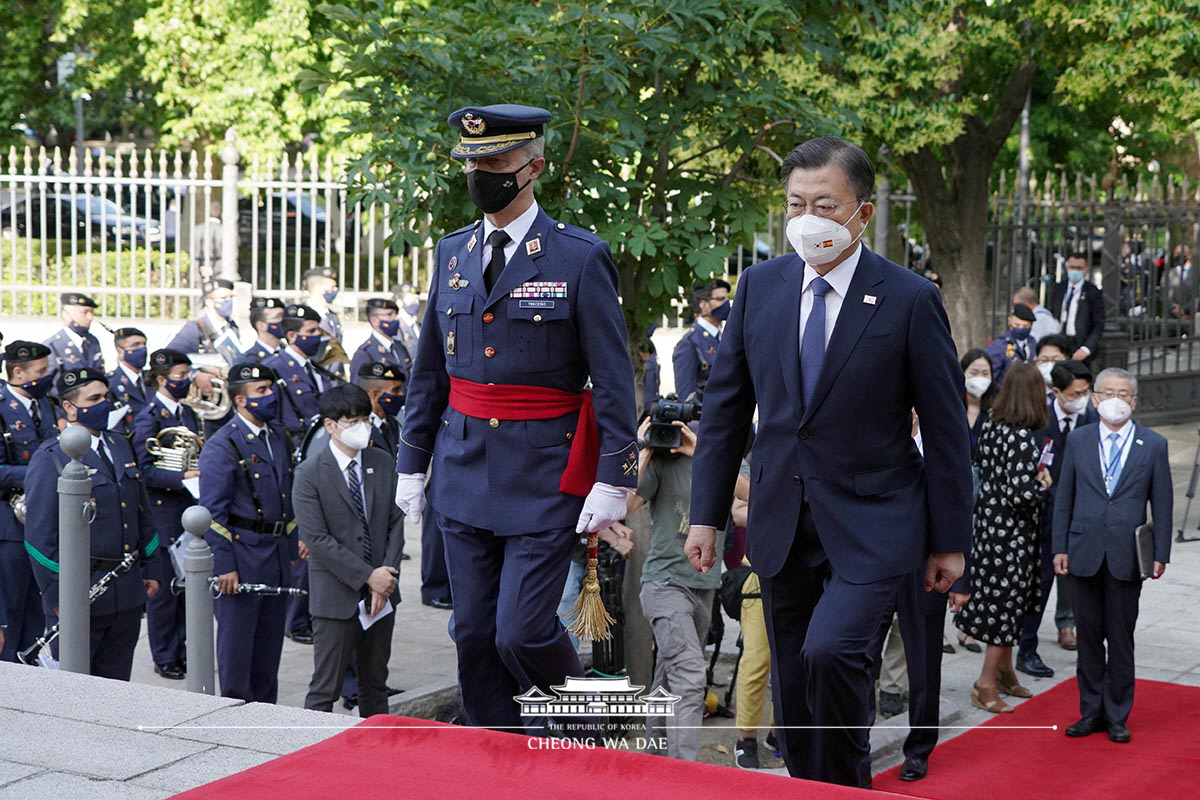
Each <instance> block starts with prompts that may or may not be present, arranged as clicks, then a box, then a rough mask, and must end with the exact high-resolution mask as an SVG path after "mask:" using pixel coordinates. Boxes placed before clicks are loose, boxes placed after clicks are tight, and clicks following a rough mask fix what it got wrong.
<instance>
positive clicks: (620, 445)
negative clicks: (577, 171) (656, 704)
mask: <svg viewBox="0 0 1200 800" xmlns="http://www.w3.org/2000/svg"><path fill="white" fill-rule="evenodd" d="M482 257H483V223H482V221H481V222H477V223H475V224H474V225H471V226H469V227H466V228H463V229H462V230H460V231H456V232H455V233H452V234H450V235H449V236H446V237H445V238H443V239H442V240H441V241H440V242H438V245H437V251H436V254H435V257H434V264H435V267H436V270H437V271H436V273H435V275H434V280H433V285H432V286H431V287H430V290H429V303H428V306H427V309H426V315H425V322H424V324H423V325H422V326H421V336H420V340H419V343H418V345H417V357H416V361H415V363H414V365H413V371H412V375H411V377H410V379H409V385H408V400H407V404H406V417H405V420H404V432H403V440H402V442H401V445H400V453H399V457H398V460H397V470H398V471H400V472H405V473H417V472H425V471H426V470H427V469H428V468H429V465H430V462H431V461H432V462H433V463H434V467H433V474H432V476H431V478H430V481H431V482H430V489H429V497H430V502H431V503H432V505H433V507H434V508H435V509H437V511H438V512H439V513H441V514H443V515H445V516H447V517H449V518H451V519H454V520H457V521H458V522H462V523H465V524H467V525H473V526H475V527H477V528H482V529H485V530H490V531H494V532H496V533H498V534H501V535H511V534H522V533H534V532H539V531H549V530H555V529H559V528H571V529H572V531H573V530H574V526H575V523H576V521H577V520H578V518H579V511H580V509H581V508H582V504H583V499H582V498H580V497H575V496H572V495H568V494H564V493H562V492H560V491H559V490H558V484H559V479H560V477H561V476H562V472H563V470H564V469H565V468H566V466H567V454H568V453H569V452H570V447H571V439H572V437H573V436H574V434H575V423H576V420H577V419H578V416H579V415H578V413H572V414H567V415H566V416H563V417H558V418H556V419H544V420H516V421H509V420H504V421H497V423H496V425H494V426H493V425H491V424H490V421H489V420H487V419H477V418H474V417H468V416H466V415H464V414H461V413H459V412H458V411H455V410H454V409H453V408H451V407H450V406H449V394H450V376H452V375H453V376H455V377H458V378H463V379H466V380H469V381H473V382H476V383H497V384H522V385H528V386H546V387H551V388H554V389H559V390H562V391H567V392H580V391H582V390H583V388H584V386H585V385H586V383H587V381H588V379H589V377H590V378H591V382H592V389H593V393H594V395H593V399H594V407H595V410H596V422H597V426H598V428H599V433H600V453H601V456H600V465H599V468H598V470H597V475H596V480H597V481H601V482H604V483H609V484H612V485H614V486H628V487H630V488H632V487H634V486H635V485H636V483H637V475H636V471H637V446H636V444H635V443H634V427H635V420H634V404H635V401H634V394H633V364H632V362H631V361H630V359H629V351H628V347H627V346H626V341H625V314H624V312H623V311H622V309H621V304H620V301H619V300H618V298H617V273H616V269H615V268H614V267H613V263H612V254H611V253H610V251H609V249H608V245H607V244H605V243H604V242H603V241H601V240H600V239H598V238H597V237H596V236H595V235H593V234H591V233H589V232H587V231H585V230H582V229H580V228H575V227H572V226H570V225H565V224H563V223H561V222H557V223H556V222H555V221H554V220H552V219H551V218H550V217H549V216H547V215H546V213H545V212H544V211H540V212H539V213H538V215H537V217H536V218H535V219H534V222H533V225H532V226H531V227H530V229H529V233H528V235H527V236H526V237H525V240H524V241H523V242H521V243H520V244H518V246H517V250H516V253H515V254H514V255H513V256H512V258H511V259H510V261H509V262H508V264H507V266H506V267H505V269H504V272H503V273H502V274H501V275H500V279H499V280H498V281H497V282H496V285H495V286H493V287H492V291H491V292H490V293H488V292H486V291H485V289H484V285H483V260H482ZM455 275H458V276H459V279H458V280H457V281H456V280H455ZM464 281H465V282H464ZM526 282H548V283H553V284H556V287H555V288H554V289H552V290H551V291H548V292H547V294H555V293H557V294H559V295H560V296H557V297H541V298H535V297H513V296H512V295H511V293H512V292H513V291H514V290H516V289H518V287H520V286H522V284H525V283H526ZM455 286H457V287H458V288H455ZM521 293H525V294H530V293H531V292H528V291H522V292H521ZM562 295H565V296H562Z"/></svg>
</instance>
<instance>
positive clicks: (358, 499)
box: [346, 461, 375, 566]
mask: <svg viewBox="0 0 1200 800" xmlns="http://www.w3.org/2000/svg"><path fill="white" fill-rule="evenodd" d="M346 477H347V478H348V482H349V484H350V497H351V498H353V499H354V510H355V511H356V512H358V521H359V522H361V523H362V530H363V558H365V559H366V560H367V563H368V564H371V565H372V566H374V564H375V562H374V559H373V558H372V557H371V556H372V554H371V528H370V527H369V526H368V525H367V512H366V506H365V505H364V504H363V495H362V482H361V481H360V480H359V479H358V465H357V464H356V463H355V462H353V461H351V462H350V463H349V464H347V465H346Z"/></svg>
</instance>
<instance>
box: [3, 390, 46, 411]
mask: <svg viewBox="0 0 1200 800" xmlns="http://www.w3.org/2000/svg"><path fill="white" fill-rule="evenodd" d="M9 388H10V389H11V388H13V387H11V386H10V387H9ZM10 394H12V396H13V397H15V398H17V402H19V403H20V404H21V405H23V406H25V411H27V412H28V413H29V415H30V416H33V412H32V411H29V409H30V408H32V407H33V398H32V397H26V396H25V395H23V394H21V393H20V392H10ZM40 410H41V409H39V411H40Z"/></svg>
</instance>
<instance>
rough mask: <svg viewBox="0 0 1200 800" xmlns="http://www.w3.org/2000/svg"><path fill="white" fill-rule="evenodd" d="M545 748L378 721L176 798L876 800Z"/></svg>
mask: <svg viewBox="0 0 1200 800" xmlns="http://www.w3.org/2000/svg"><path fill="white" fill-rule="evenodd" d="M386 726H392V727H390V728H389V727H386ZM411 726H435V727H433V728H428V727H426V728H416V727H411ZM549 741H550V740H545V739H531V738H529V737H525V736H516V735H513V734H508V733H497V732H495V731H487V730H477V729H472V728H463V727H459V726H453V725H439V724H438V723H435V722H428V721H426V720H418V719H409V718H406V717H390V716H385V715H380V716H375V717H371V718H370V719H367V720H365V721H363V722H362V723H361V724H359V725H357V726H355V727H353V728H350V729H349V730H346V731H345V732H343V733H339V734H337V735H336V736H333V737H331V738H329V739H326V740H325V741H323V742H320V743H318V744H315V745H312V746H311V747H306V748H304V749H303V750H298V751H296V752H295V753H292V754H291V755H286V756H283V757H282V758H277V759H275V760H274V761H269V762H267V763H266V764H262V765H260V766H258V767H254V768H252V769H248V770H246V771H245V772H239V773H237V774H235V775H230V776H229V777H228V778H223V779H221V780H219V781H214V782H213V783H210V784H207V785H205V786H201V787H199V788H196V789H193V790H191V791H190V792H185V793H184V794H181V795H178V797H180V798H187V800H199V798H221V800H227V799H228V798H237V799H238V800H241V798H246V800H276V799H278V800H304V799H305V798H320V800H328V798H334V799H335V800H338V799H339V798H376V797H378V798H393V797H403V798H436V800H478V798H487V800H561V799H562V798H592V797H597V798H613V797H618V798H634V797H645V798H653V800H673V799H674V798H679V800H701V799H702V798H704V799H705V800H707V798H761V800H792V799H794V800H801V799H803V800H869V798H871V797H878V796H879V794H878V793H876V794H872V793H870V792H867V791H864V790H862V789H850V788H846V787H842V786H830V785H828V784H823V783H812V782H809V781H799V780H794V779H792V778H787V777H781V776H778V775H769V774H763V773H755V772H751V771H747V770H739V769H735V768H733V767H716V766H712V765H709V764H696V763H693V762H687V761H678V760H676V759H671V758H664V757H661V756H650V755H644V754H642V753H634V752H626V751H623V750H606V749H603V748H596V749H594V750H534V749H530V744H531V743H532V744H534V745H535V746H536V745H537V744H539V743H549Z"/></svg>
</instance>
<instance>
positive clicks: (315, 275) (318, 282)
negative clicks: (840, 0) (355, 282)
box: [304, 267, 342, 342]
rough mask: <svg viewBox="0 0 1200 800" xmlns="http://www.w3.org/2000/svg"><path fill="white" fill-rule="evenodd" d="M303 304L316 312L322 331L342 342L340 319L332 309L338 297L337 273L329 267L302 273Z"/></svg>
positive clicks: (316, 268) (315, 268) (314, 268)
mask: <svg viewBox="0 0 1200 800" xmlns="http://www.w3.org/2000/svg"><path fill="white" fill-rule="evenodd" d="M304 291H305V292H307V297H306V299H305V300H304V304H305V305H306V306H308V307H309V308H311V309H313V310H314V311H316V312H317V322H318V323H319V324H320V327H321V329H322V330H324V331H325V332H326V333H328V334H329V335H330V336H332V337H333V338H335V339H337V340H338V341H339V342H341V341H342V318H341V317H340V316H339V315H338V312H337V311H336V310H335V308H334V305H333V303H334V301H335V300H337V296H338V292H339V290H338V281H337V273H335V272H334V271H333V269H331V268H330V267H313V268H312V269H310V270H308V271H307V272H305V273H304Z"/></svg>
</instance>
